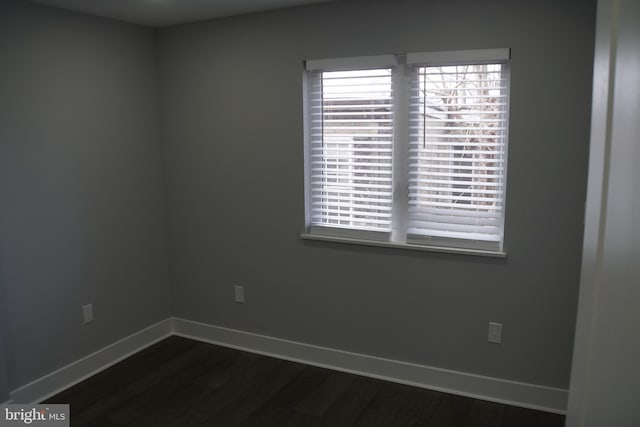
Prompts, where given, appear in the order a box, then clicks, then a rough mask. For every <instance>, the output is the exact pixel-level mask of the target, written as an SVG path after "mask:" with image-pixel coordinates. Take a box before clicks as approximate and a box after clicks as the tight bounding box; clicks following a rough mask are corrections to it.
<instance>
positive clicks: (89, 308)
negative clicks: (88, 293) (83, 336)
mask: <svg viewBox="0 0 640 427" xmlns="http://www.w3.org/2000/svg"><path fill="white" fill-rule="evenodd" d="M82 318H83V321H84V324H85V325H86V324H87V323H91V322H93V304H87V305H83V306H82Z"/></svg>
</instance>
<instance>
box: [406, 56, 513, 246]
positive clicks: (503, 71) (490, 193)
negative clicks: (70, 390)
mask: <svg viewBox="0 0 640 427" xmlns="http://www.w3.org/2000/svg"><path fill="white" fill-rule="evenodd" d="M410 76H411V77H410V129H409V134H410V140H409V144H410V148H409V152H410V154H409V208H408V209H409V213H408V218H409V219H408V230H407V232H408V234H407V240H408V241H410V242H414V243H425V241H428V242H432V243H433V244H436V245H447V246H461V247H471V248H478V249H489V250H502V236H503V224H504V190H505V173H506V138H507V111H508V110H507V102H508V77H507V65H506V64H502V63H497V64H471V65H453V66H413V67H411V74H410Z"/></svg>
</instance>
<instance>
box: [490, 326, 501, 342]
mask: <svg viewBox="0 0 640 427" xmlns="http://www.w3.org/2000/svg"><path fill="white" fill-rule="evenodd" d="M489 342H491V343H494V344H500V343H502V323H493V322H489Z"/></svg>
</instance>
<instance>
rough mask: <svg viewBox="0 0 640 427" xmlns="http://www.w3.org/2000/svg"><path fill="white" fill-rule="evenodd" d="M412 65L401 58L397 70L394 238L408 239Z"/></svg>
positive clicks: (392, 218)
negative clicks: (410, 70)
mask: <svg viewBox="0 0 640 427" xmlns="http://www.w3.org/2000/svg"><path fill="white" fill-rule="evenodd" d="M409 68H410V67H408V66H407V65H406V61H405V59H404V58H398V66H397V67H396V68H395V69H394V71H393V77H392V78H393V81H392V86H393V207H392V210H391V241H392V242H394V243H404V242H405V241H406V238H407V224H408V207H409V76H408V73H409Z"/></svg>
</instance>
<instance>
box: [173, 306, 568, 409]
mask: <svg viewBox="0 0 640 427" xmlns="http://www.w3.org/2000/svg"><path fill="white" fill-rule="evenodd" d="M172 325H173V332H174V334H175V335H178V336H182V337H185V338H190V339H195V340H198V341H203V342H208V343H211V344H217V345H221V346H225V347H230V348H235V349H239V350H243V351H249V352H252V353H258V354H263V355H266V356H271V357H276V358H279V359H285V360H290V361H293V362H299V363H304V364H308V365H314V366H319V367H323V368H329V369H333V370H337V371H343V372H348V373H353V374H357V375H364V376H367V377H372V378H377V379H382V380H387V381H393V382H396V383H401V384H407V385H411V386H417V387H422V388H427V389H431V390H436V391H442V392H445V393H452V394H457V395H461V396H467V397H472V398H476V399H482V400H488V401H492V402H497V403H503V404H508V405H514V406H520V407H525V408H530V409H536V410H542V411H546V412H552V413H556V414H563V415H564V414H565V413H566V407H567V399H568V391H567V390H566V389H560V388H554V387H547V386H541V385H537V384H528V383H522V382H516V381H509V380H503V379H500V378H492V377H487V376H482V375H476V374H470V373H465V372H458V371H452V370H446V369H441V368H435V367H431V366H425V365H418V364H415V363H408V362H402V361H398V360H391V359H385V358H380V357H375V356H369V355H365V354H358V353H352V352H347V351H343V350H337V349H332V348H326V347H320V346H315V345H311V344H305V343H300V342H295V341H290V340H285V339H280V338H274V337H270V336H265V335H259V334H254V333H251V332H245V331H240V330H235V329H229V328H224V327H220V326H214V325H209V324H205V323H200V322H195V321H191V320H185V319H180V318H173V319H172Z"/></svg>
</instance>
